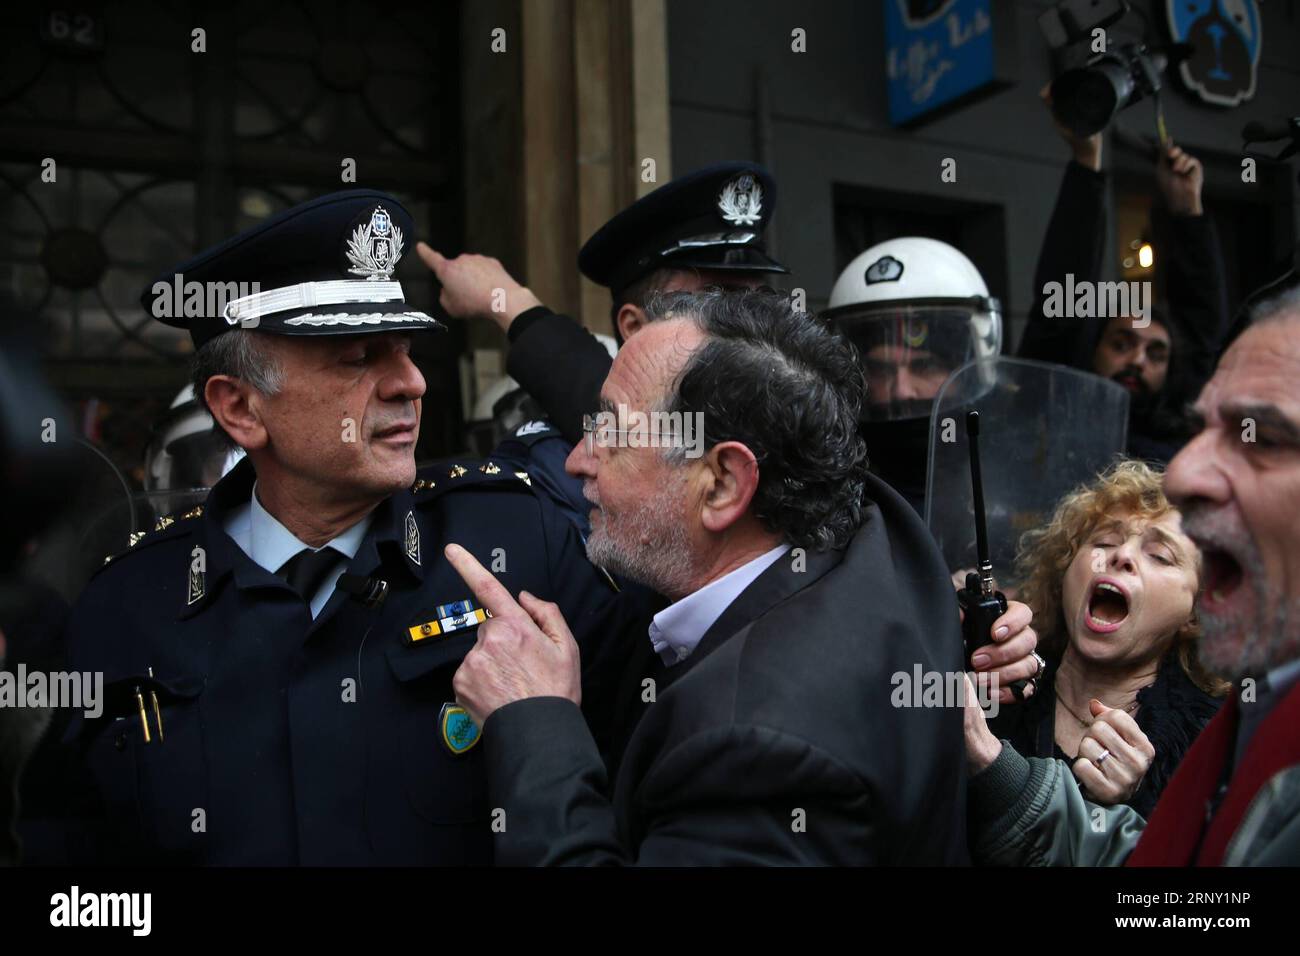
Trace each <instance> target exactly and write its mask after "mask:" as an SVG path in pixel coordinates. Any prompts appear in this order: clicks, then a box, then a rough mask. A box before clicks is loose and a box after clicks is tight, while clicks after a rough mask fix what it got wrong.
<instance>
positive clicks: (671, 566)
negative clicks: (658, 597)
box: [587, 476, 694, 598]
mask: <svg viewBox="0 0 1300 956" xmlns="http://www.w3.org/2000/svg"><path fill="white" fill-rule="evenodd" d="M684 477H685V476H683V478H684ZM683 485H684V481H675V482H673V483H671V484H670V485H668V486H666V487H664V488H663V489H661V490H660V492H659V493H658V494H656V495H655V497H654V498H652V499H650V500H649V501H644V502H642V503H641V504H640V505H639V506H638V507H637V508H636V509H635V510H634V511H631V512H627V513H624V514H623V515H621V516H619V518H618V519H617V521H615V522H611V521H610V519H609V516H608V515H607V514H606V513H605V512H604V510H603V509H601V511H600V513H601V523H600V525H599V527H593V529H592V532H591V534H590V535H588V536H587V558H588V559H589V560H590V561H591V562H592V564H596V565H599V566H600V567H602V568H604V569H605V570H606V571H609V572H611V573H613V574H618V575H622V576H623V577H626V578H630V579H631V580H633V581H637V582H639V583H641V584H644V585H645V586H646V587H648V588H651V589H652V590H654V591H657V592H658V593H660V594H663V595H665V596H668V597H673V598H676V597H679V596H682V595H685V594H688V593H690V590H691V581H692V580H693V577H694V563H693V562H692V560H691V552H690V536H689V535H688V534H687V531H686V523H685V521H683V520H682V519H681V517H680V515H677V514H676V512H678V511H680V508H681V501H682V497H681V494H680V489H681V488H682V486H683ZM597 507H598V508H599V506H597ZM642 542H645V543H644V544H643V543H642Z"/></svg>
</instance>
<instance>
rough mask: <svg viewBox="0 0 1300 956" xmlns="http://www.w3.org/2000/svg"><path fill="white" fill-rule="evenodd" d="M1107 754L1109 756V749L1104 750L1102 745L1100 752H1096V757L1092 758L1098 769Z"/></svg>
mask: <svg viewBox="0 0 1300 956" xmlns="http://www.w3.org/2000/svg"><path fill="white" fill-rule="evenodd" d="M1109 756H1110V751H1109V750H1106V749H1105V748H1104V747H1103V748H1102V751H1101V753H1099V754H1097V758H1096V759H1095V760H1093V764H1095V765H1096V767H1097V769H1098V770H1100V769H1101V765H1102V764H1103V763H1105V762H1106V758H1107V757H1109Z"/></svg>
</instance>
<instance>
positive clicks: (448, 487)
mask: <svg viewBox="0 0 1300 956" xmlns="http://www.w3.org/2000/svg"><path fill="white" fill-rule="evenodd" d="M487 484H493V485H498V484H506V485H514V486H516V487H524V488H527V489H531V488H532V486H533V480H532V477H531V476H530V475H529V474H528V472H526V471H521V470H520V468H519V465H518V463H517V462H514V461H510V460H507V459H504V458H503V459H500V460H496V459H492V458H489V459H485V460H483V461H447V462H439V463H437V464H433V465H428V466H426V467H424V468H421V469H420V471H419V474H418V476H417V477H416V479H415V484H413V485H412V486H411V493H412V494H414V495H415V496H416V500H417V501H428V500H432V499H433V498H436V497H438V496H439V495H441V494H443V493H445V492H450V491H455V490H456V489H458V488H476V487H482V486H483V485H487Z"/></svg>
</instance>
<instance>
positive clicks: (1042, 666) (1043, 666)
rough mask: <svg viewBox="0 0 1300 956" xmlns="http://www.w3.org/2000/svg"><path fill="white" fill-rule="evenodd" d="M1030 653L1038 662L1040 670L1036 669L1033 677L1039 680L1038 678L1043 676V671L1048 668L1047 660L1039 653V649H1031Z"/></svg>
mask: <svg viewBox="0 0 1300 956" xmlns="http://www.w3.org/2000/svg"><path fill="white" fill-rule="evenodd" d="M1030 654H1031V655H1033V658H1034V660H1035V661H1036V662H1037V663H1038V670H1036V671H1034V677H1033V679H1034V680H1038V678H1040V677H1042V676H1043V671H1045V670H1047V661H1045V660H1043V655H1041V654H1039V653H1038V651H1030Z"/></svg>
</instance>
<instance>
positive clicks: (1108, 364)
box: [1016, 91, 1229, 465]
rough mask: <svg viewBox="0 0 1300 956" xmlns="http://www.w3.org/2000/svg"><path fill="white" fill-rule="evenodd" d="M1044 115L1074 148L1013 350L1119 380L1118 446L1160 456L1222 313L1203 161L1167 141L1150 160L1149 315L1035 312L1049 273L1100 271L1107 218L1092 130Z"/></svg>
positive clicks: (1218, 339) (1173, 443) (1164, 457)
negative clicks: (1123, 414)
mask: <svg viewBox="0 0 1300 956" xmlns="http://www.w3.org/2000/svg"><path fill="white" fill-rule="evenodd" d="M1043 96H1044V99H1047V93H1046V91H1044V93H1043ZM1048 105H1049V107H1050V101H1049V103H1048ZM1053 124H1054V125H1055V126H1056V129H1057V132H1058V133H1060V135H1061V138H1062V139H1064V140H1065V142H1066V143H1067V144H1068V145H1069V146H1070V149H1071V151H1072V152H1073V154H1074V158H1073V160H1072V161H1071V162H1070V163H1069V164H1068V165H1067V166H1066V170H1065V176H1064V178H1063V179H1062V181H1061V191H1060V193H1059V194H1058V195H1057V198H1056V206H1055V208H1054V209H1053V210H1052V218H1051V221H1050V222H1049V224H1048V227H1047V235H1046V236H1045V237H1044V239H1043V248H1042V251H1041V252H1040V254H1039V259H1038V267H1037V269H1036V271H1035V273H1034V296H1033V306H1032V307H1031V308H1030V311H1029V322H1028V324H1027V325H1026V326H1025V331H1024V334H1023V335H1022V337H1021V339H1020V347H1019V349H1018V350H1017V353H1016V354H1017V355H1019V356H1020V357H1021V358H1031V359H1039V360H1041V361H1045V362H1059V363H1060V364H1062V365H1071V366H1074V367H1075V368H1082V369H1085V370H1088V371H1093V372H1096V373H1097V374H1098V375H1102V376H1104V377H1106V378H1109V379H1112V380H1114V381H1116V382H1118V383H1119V384H1121V385H1123V386H1124V387H1125V388H1127V389H1128V390H1129V396H1130V405H1129V410H1130V415H1129V435H1128V453H1129V455H1130V456H1131V457H1134V458H1140V459H1144V460H1146V461H1150V462H1153V463H1155V464H1162V465H1163V464H1164V463H1166V462H1168V461H1169V459H1170V458H1171V457H1173V455H1174V454H1175V453H1176V452H1177V451H1178V449H1179V448H1180V447H1181V446H1182V444H1183V442H1184V441H1186V439H1187V437H1188V434H1189V431H1188V428H1187V423H1186V421H1185V420H1184V418H1183V416H1182V410H1183V406H1184V405H1185V404H1186V403H1187V402H1189V401H1191V400H1192V399H1193V398H1194V397H1195V395H1196V393H1197V392H1198V391H1199V390H1200V388H1201V386H1202V385H1203V384H1204V383H1205V381H1206V380H1207V379H1208V378H1209V377H1210V374H1211V372H1212V371H1213V370H1214V361H1215V358H1216V357H1217V356H1218V351H1219V349H1220V347H1221V343H1222V340H1223V336H1224V333H1225V332H1226V329H1227V325H1228V319H1229V312H1228V301H1227V289H1226V285H1225V281H1224V270H1223V261H1222V253H1221V251H1220V249H1219V240H1218V233H1217V231H1216V229H1215V227H1214V221H1213V220H1212V219H1211V218H1210V217H1209V216H1208V215H1207V214H1206V213H1205V210H1204V208H1203V207H1202V205H1201V186H1202V183H1203V180H1204V172H1203V170H1202V168H1201V163H1200V160H1198V159H1196V158H1195V157H1193V156H1190V155H1189V154H1187V153H1185V152H1184V151H1183V150H1182V149H1180V148H1179V147H1177V146H1174V145H1173V144H1170V145H1169V146H1168V148H1167V149H1166V150H1164V152H1163V155H1161V156H1159V157H1158V158H1157V160H1156V168H1155V178H1156V185H1157V186H1158V188H1159V191H1160V200H1161V201H1160V202H1157V203H1154V204H1153V205H1152V210H1151V215H1152V224H1153V227H1154V229H1155V235H1154V237H1153V238H1154V247H1155V253H1156V256H1155V270H1156V277H1157V280H1158V281H1157V282H1156V283H1155V286H1154V288H1155V290H1156V294H1155V295H1154V296H1153V301H1154V302H1155V303H1156V304H1154V305H1153V306H1152V311H1151V314H1150V315H1148V316H1145V317H1141V316H1137V315H1116V316H1092V317H1083V316H1079V317H1069V316H1055V317H1051V316H1047V315H1045V314H1044V305H1045V301H1046V298H1047V295H1046V293H1045V292H1044V289H1045V287H1046V286H1047V285H1048V284H1049V283H1053V282H1056V283H1062V284H1063V285H1064V284H1065V283H1066V281H1067V280H1066V277H1067V276H1068V275H1072V276H1073V277H1074V283H1075V284H1076V286H1077V284H1078V283H1081V282H1088V283H1094V284H1095V283H1097V282H1099V281H1100V280H1101V279H1102V275H1103V272H1104V271H1105V270H1104V268H1103V263H1102V256H1103V251H1104V249H1105V246H1106V228H1107V223H1106V197H1105V192H1106V176H1105V174H1104V173H1103V172H1102V163H1101V158H1102V134H1101V133H1095V134H1093V135H1092V136H1088V137H1079V136H1076V135H1075V134H1073V133H1071V132H1070V131H1069V130H1067V129H1066V128H1065V127H1063V126H1062V125H1061V124H1060V123H1058V122H1056V120H1055V119H1053ZM1097 298H1098V299H1100V296H1098V297H1097ZM1130 305H1131V303H1130ZM1143 318H1146V319H1150V322H1149V324H1146V323H1145V322H1144V321H1141V320H1142V319H1143ZM1134 319H1139V321H1137V322H1134Z"/></svg>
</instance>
